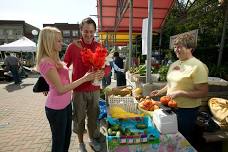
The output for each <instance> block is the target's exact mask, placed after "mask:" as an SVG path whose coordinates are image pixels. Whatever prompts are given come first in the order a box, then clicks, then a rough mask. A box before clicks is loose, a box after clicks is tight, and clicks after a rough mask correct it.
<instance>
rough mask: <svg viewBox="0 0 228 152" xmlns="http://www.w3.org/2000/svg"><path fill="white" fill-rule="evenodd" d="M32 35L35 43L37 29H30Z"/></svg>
mask: <svg viewBox="0 0 228 152" xmlns="http://www.w3.org/2000/svg"><path fill="white" fill-rule="evenodd" d="M32 35H33V39H34V41H35V43H36V38H37V35H38V31H37V30H32Z"/></svg>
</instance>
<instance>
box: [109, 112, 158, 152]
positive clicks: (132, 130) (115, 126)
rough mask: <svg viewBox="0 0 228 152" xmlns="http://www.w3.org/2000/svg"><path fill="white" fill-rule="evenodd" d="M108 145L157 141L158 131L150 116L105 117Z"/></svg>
mask: <svg viewBox="0 0 228 152" xmlns="http://www.w3.org/2000/svg"><path fill="white" fill-rule="evenodd" d="M107 123H108V128H107V138H106V140H107V142H108V147H109V148H110V147H115V146H118V145H119V144H141V143H159V136H160V134H159V132H158V131H157V129H156V128H155V126H154V124H153V123H152V120H151V118H150V117H134V118H125V119H115V118H112V117H110V116H109V117H107Z"/></svg>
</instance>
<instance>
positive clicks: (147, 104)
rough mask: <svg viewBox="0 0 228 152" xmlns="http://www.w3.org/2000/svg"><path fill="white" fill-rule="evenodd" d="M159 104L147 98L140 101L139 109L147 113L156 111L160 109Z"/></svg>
mask: <svg viewBox="0 0 228 152" xmlns="http://www.w3.org/2000/svg"><path fill="white" fill-rule="evenodd" d="M159 104H160V103H159V102H157V101H154V100H153V99H150V98H148V97H147V98H145V99H143V98H141V99H140V103H139V107H140V108H142V109H144V110H147V111H154V110H156V109H159Z"/></svg>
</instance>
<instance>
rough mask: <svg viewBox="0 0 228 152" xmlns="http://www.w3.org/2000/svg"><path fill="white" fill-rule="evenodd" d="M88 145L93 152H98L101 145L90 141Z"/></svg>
mask: <svg viewBox="0 0 228 152" xmlns="http://www.w3.org/2000/svg"><path fill="white" fill-rule="evenodd" d="M89 145H90V146H91V147H92V148H93V149H94V150H95V151H100V150H101V145H100V143H98V142H97V141H96V140H91V141H90V142H89Z"/></svg>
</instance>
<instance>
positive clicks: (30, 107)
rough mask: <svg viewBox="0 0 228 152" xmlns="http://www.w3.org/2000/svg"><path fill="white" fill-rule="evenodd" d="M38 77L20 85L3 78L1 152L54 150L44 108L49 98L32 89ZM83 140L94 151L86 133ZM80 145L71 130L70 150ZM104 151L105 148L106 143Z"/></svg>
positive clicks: (75, 151)
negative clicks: (46, 99)
mask: <svg viewBox="0 0 228 152" xmlns="http://www.w3.org/2000/svg"><path fill="white" fill-rule="evenodd" d="M36 80H37V78H26V79H24V80H23V83H22V84H21V85H20V86H16V85H14V84H13V82H11V83H9V82H4V81H0V152H11V151H12V152H49V151H51V131H50V128H49V124H48V121H47V118H46V115H45V111H44V104H45V98H46V97H45V96H44V95H43V94H42V93H36V94H35V93H33V92H32V87H33V84H34V83H35V82H36ZM84 141H85V143H86V148H87V150H88V152H92V151H93V150H92V149H91V148H90V146H89V144H88V142H89V141H88V135H87V134H85V137H84ZM103 142H105V140H104V141H103ZM78 148H79V147H78V139H77V138H76V134H75V133H73V132H72V138H71V145H70V149H69V151H70V152H77V151H78ZM102 151H106V146H105V144H103V146H102Z"/></svg>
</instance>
